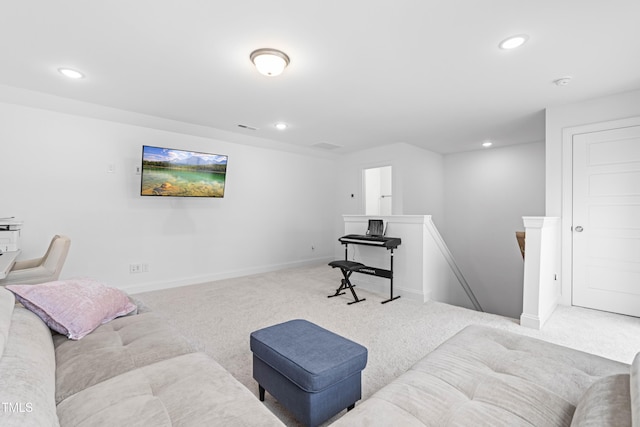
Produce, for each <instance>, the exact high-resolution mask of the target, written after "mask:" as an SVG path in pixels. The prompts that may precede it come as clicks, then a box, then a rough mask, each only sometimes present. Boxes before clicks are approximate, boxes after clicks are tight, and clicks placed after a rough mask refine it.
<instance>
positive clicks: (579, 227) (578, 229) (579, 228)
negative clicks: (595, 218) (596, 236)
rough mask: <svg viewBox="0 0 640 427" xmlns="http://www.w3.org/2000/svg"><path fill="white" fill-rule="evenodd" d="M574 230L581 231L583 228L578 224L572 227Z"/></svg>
mask: <svg viewBox="0 0 640 427" xmlns="http://www.w3.org/2000/svg"><path fill="white" fill-rule="evenodd" d="M574 230H576V231H577V232H578V233H582V230H584V228H582V226H580V225H578V226H577V227H575V228H574Z"/></svg>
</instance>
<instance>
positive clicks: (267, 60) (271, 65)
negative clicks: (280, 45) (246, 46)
mask: <svg viewBox="0 0 640 427" xmlns="http://www.w3.org/2000/svg"><path fill="white" fill-rule="evenodd" d="M249 57H250V58H251V62H253V64H254V65H255V66H256V68H257V69H258V72H259V73H260V74H264V75H265V76H269V77H274V76H278V75H280V74H282V72H283V71H284V69H285V68H286V67H287V65H289V57H288V56H287V54H286V53H284V52H281V51H279V50H277V49H268V48H265V49H258V50H254V51H253V52H251V55H249Z"/></svg>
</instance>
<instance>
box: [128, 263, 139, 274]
mask: <svg viewBox="0 0 640 427" xmlns="http://www.w3.org/2000/svg"><path fill="white" fill-rule="evenodd" d="M129 273H130V274H137V273H142V266H141V265H140V264H129Z"/></svg>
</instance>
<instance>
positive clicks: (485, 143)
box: [482, 141, 493, 148]
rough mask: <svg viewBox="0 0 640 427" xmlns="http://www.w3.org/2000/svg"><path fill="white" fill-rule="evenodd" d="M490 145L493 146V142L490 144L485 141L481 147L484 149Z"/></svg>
mask: <svg viewBox="0 0 640 427" xmlns="http://www.w3.org/2000/svg"><path fill="white" fill-rule="evenodd" d="M492 145H493V142H491V141H485V142H483V143H482V146H483V147H485V148H489V147H491V146H492Z"/></svg>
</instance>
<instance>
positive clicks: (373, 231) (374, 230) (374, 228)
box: [366, 219, 385, 237]
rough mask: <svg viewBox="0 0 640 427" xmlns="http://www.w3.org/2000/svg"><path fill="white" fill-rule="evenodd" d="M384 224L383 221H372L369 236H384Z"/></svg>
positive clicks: (368, 228) (368, 230) (368, 229)
mask: <svg viewBox="0 0 640 427" xmlns="http://www.w3.org/2000/svg"><path fill="white" fill-rule="evenodd" d="M384 232H385V230H384V222H383V221H382V220H381V219H370V220H369V226H368V227H367V234H366V235H367V236H372V237H373V236H375V237H381V236H384Z"/></svg>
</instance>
